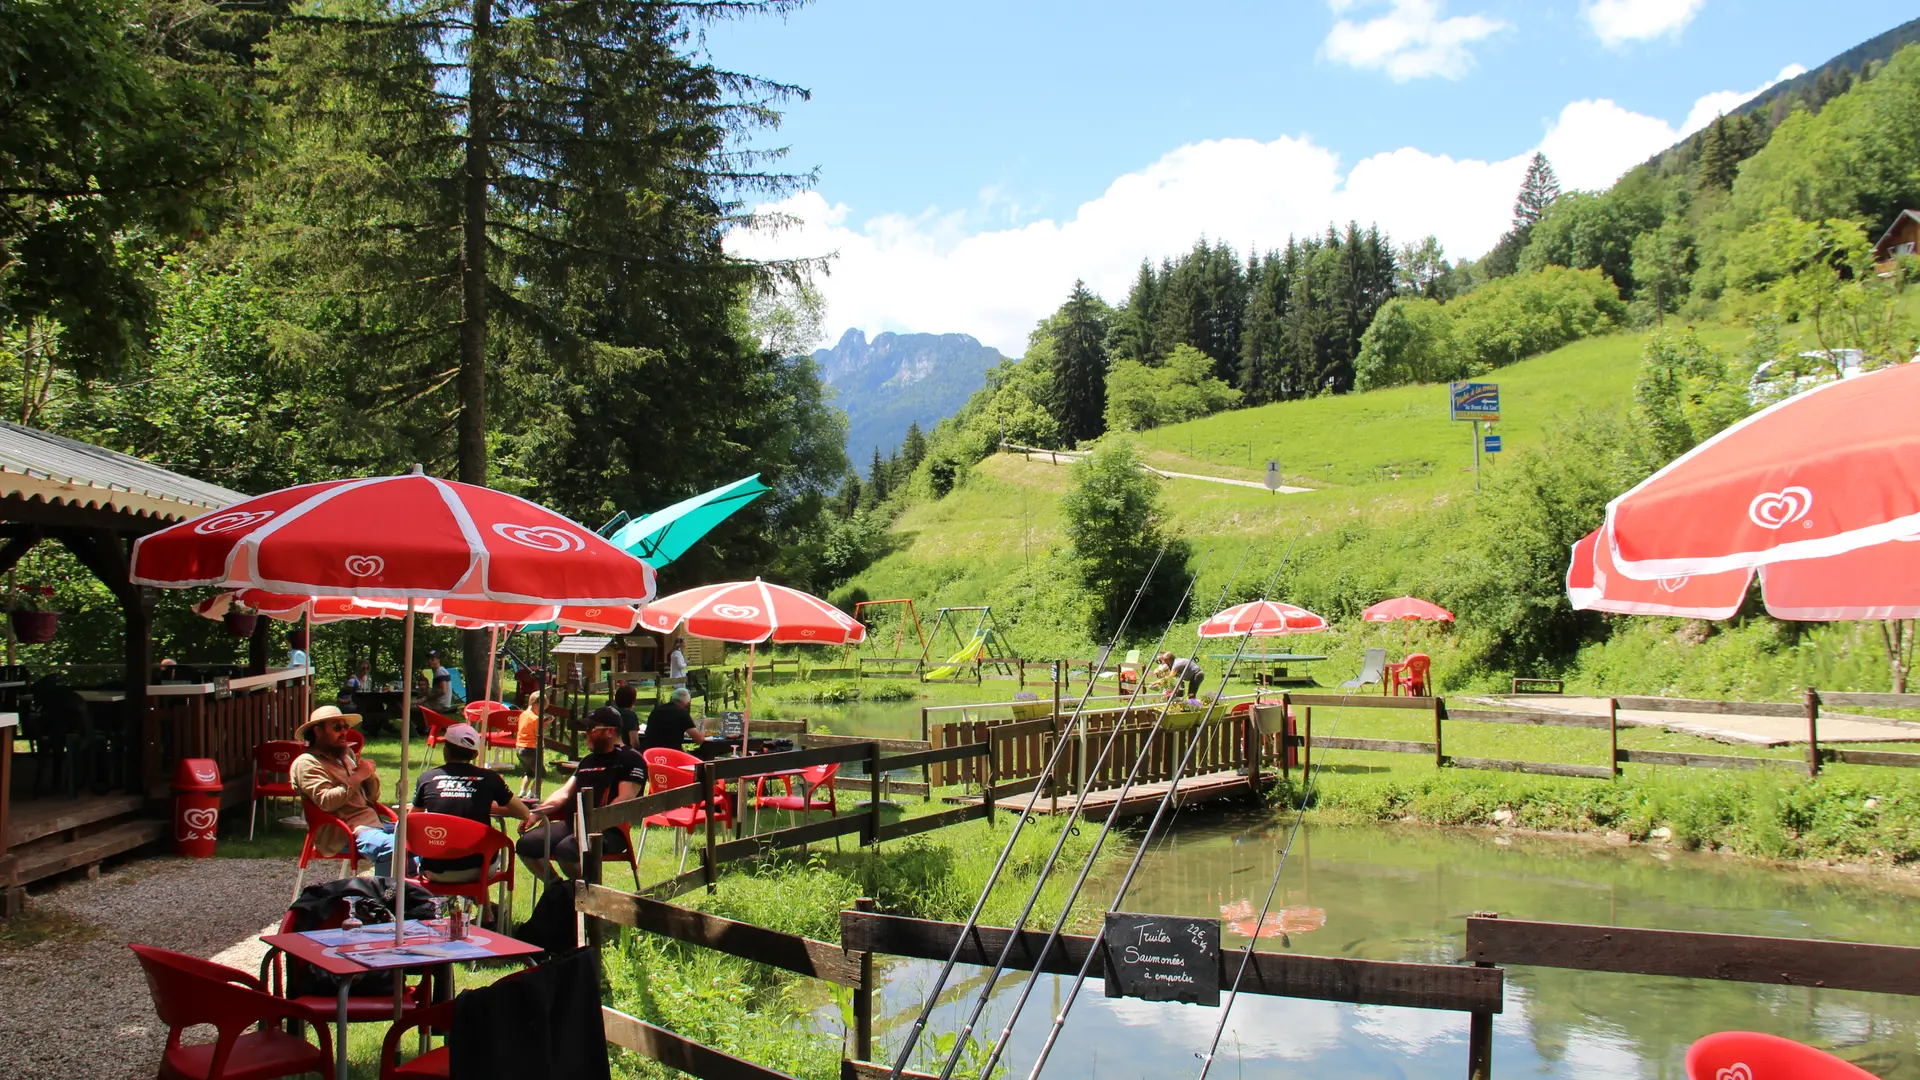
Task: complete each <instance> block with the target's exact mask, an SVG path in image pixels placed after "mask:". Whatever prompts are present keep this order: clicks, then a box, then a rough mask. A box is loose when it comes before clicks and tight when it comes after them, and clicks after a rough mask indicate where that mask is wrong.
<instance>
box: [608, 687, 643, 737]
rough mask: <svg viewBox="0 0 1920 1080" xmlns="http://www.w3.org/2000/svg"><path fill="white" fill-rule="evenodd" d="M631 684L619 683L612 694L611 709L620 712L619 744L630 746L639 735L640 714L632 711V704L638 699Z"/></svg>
mask: <svg viewBox="0 0 1920 1080" xmlns="http://www.w3.org/2000/svg"><path fill="white" fill-rule="evenodd" d="M639 696H640V695H639V693H638V692H637V691H635V690H634V688H633V687H632V685H631V684H628V683H621V684H620V688H619V689H618V690H615V691H614V692H613V707H614V708H616V709H619V710H620V743H621V745H623V746H632V745H633V741H634V739H635V737H636V736H638V735H639V734H640V714H639V713H637V712H635V711H633V703H634V701H635V700H636V699H637V698H638V697H639Z"/></svg>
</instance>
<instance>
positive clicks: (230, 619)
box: [225, 611, 260, 637]
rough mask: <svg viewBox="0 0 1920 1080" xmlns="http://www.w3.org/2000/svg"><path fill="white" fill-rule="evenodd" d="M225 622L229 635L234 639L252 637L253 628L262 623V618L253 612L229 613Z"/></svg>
mask: <svg viewBox="0 0 1920 1080" xmlns="http://www.w3.org/2000/svg"><path fill="white" fill-rule="evenodd" d="M225 622H226V624H227V633H229V634H231V635H233V636H234V637H252V636H253V628H254V626H255V625H257V624H258V623H259V622H260V616H259V615H258V614H257V613H255V612H251V611H229V612H227V616H226V619H225Z"/></svg>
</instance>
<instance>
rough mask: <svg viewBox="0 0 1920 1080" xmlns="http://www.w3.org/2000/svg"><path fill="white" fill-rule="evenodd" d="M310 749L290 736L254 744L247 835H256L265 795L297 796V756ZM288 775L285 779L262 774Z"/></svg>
mask: <svg viewBox="0 0 1920 1080" xmlns="http://www.w3.org/2000/svg"><path fill="white" fill-rule="evenodd" d="M306 752H307V744H306V743H303V742H298V741H295V740H290V739H279V740H275V741H273V742H263V743H260V744H259V745H257V746H255V747H254V748H253V805H252V806H250V807H248V809H247V839H249V840H251V839H253V825H254V821H255V819H257V818H258V817H259V816H260V800H262V799H297V798H299V797H300V791H299V789H298V788H295V787H294V786H293V759H294V758H297V757H299V756H300V755H301V754H304V753H306ZM263 775H265V776H273V777H285V778H286V779H284V780H274V779H268V780H263V779H261V777H262V776H263Z"/></svg>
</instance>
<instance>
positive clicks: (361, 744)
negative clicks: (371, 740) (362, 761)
mask: <svg viewBox="0 0 1920 1080" xmlns="http://www.w3.org/2000/svg"><path fill="white" fill-rule="evenodd" d="M346 743H347V749H349V750H351V751H353V756H355V757H359V756H360V752H361V751H362V750H365V749H366V748H367V733H366V732H364V731H361V730H360V729H359V728H357V727H356V728H348V729H347V734H346Z"/></svg>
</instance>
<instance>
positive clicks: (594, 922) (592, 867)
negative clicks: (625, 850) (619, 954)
mask: <svg viewBox="0 0 1920 1080" xmlns="http://www.w3.org/2000/svg"><path fill="white" fill-rule="evenodd" d="M605 847H606V841H605V838H604V837H603V835H602V834H600V833H591V834H589V835H588V836H587V849H586V850H585V851H583V852H581V853H580V875H581V881H583V882H585V884H576V885H575V886H574V888H575V890H576V892H577V893H578V894H579V895H585V893H586V891H587V889H588V888H589V887H590V886H593V885H598V884H600V881H601V878H602V877H603V871H604V870H605V860H604V858H603V853H604V849H605ZM582 918H583V919H584V922H583V924H582V926H581V927H580V929H581V930H582V931H583V932H582V934H581V937H582V938H583V939H584V940H585V941H586V943H587V944H588V945H591V946H593V947H594V948H595V949H598V948H600V946H602V945H604V944H606V937H607V924H606V922H605V921H603V920H601V919H596V918H594V917H593V916H591V915H586V916H583V917H582Z"/></svg>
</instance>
